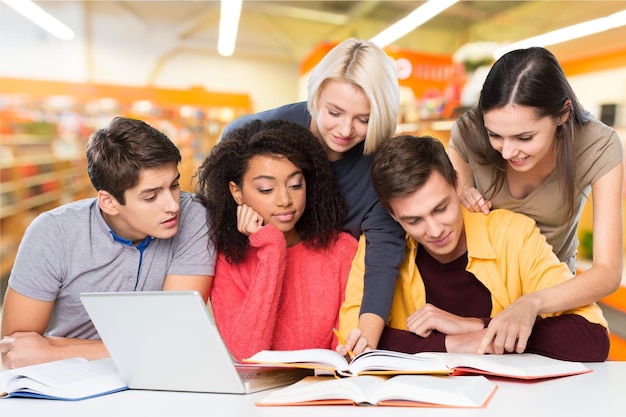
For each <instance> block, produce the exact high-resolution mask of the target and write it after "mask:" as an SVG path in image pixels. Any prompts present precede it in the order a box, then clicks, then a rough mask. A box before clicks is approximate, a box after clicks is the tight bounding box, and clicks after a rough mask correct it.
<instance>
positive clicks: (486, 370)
mask: <svg viewBox="0 0 626 417" xmlns="http://www.w3.org/2000/svg"><path fill="white" fill-rule="evenodd" d="M244 361H245V362H250V363H260V364H268V365H269V364H271V365H284V366H294V367H299V368H311V369H319V370H327V371H333V372H334V373H335V374H336V375H337V376H356V375H367V374H383V375H397V374H453V375H458V374H467V373H473V374H485V375H495V376H502V377H509V378H519V379H541V378H554V377H560V376H567V375H576V374H582V373H587V372H591V370H590V369H589V368H587V367H586V366H584V365H583V364H582V363H580V362H568V361H562V360H558V359H552V358H548V357H546V356H541V355H536V354H533V353H521V354H507V355H477V354H472V353H464V354H460V353H443V352H421V353H416V354H408V353H399V352H392V351H387V350H369V351H366V352H363V353H361V354H359V355H357V356H356V357H355V358H354V359H353V360H351V361H350V363H348V361H346V359H345V358H344V357H343V356H341V354H339V353H337V352H335V351H334V350H330V349H302V350H291V351H278V350H274V351H272V350H263V351H261V352H258V353H257V354H255V355H253V356H252V357H250V358H248V359H244Z"/></svg>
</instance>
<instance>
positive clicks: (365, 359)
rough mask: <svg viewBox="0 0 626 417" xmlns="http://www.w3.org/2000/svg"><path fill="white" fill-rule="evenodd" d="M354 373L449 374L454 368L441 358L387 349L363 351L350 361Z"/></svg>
mask: <svg viewBox="0 0 626 417" xmlns="http://www.w3.org/2000/svg"><path fill="white" fill-rule="evenodd" d="M350 371H351V373H352V375H362V374H366V373H367V374H373V373H376V374H387V375H396V374H449V373H451V372H452V370H451V369H450V368H449V367H448V366H447V365H446V364H445V363H444V362H442V361H441V360H440V359H438V358H429V357H420V356H416V355H413V354H409V353H401V352H393V351H386V350H370V351H367V352H363V353H362V354H360V355H358V356H357V357H355V358H354V360H353V361H352V362H351V363H350Z"/></svg>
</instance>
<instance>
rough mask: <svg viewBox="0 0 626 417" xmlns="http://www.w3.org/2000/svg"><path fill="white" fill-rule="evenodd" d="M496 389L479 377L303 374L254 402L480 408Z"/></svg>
mask: <svg viewBox="0 0 626 417" xmlns="http://www.w3.org/2000/svg"><path fill="white" fill-rule="evenodd" d="M496 388H497V386H496V385H495V384H494V383H492V382H491V381H489V380H488V379H487V378H485V377H483V376H458V377H452V376H433V375H398V376H393V377H383V376H375V375H364V376H355V377H352V378H340V379H334V378H328V377H307V378H305V379H303V380H301V381H299V382H297V383H295V384H294V385H292V386H289V387H287V388H283V389H280V390H277V391H273V392H271V393H270V394H269V395H267V396H266V397H265V398H263V399H262V400H261V401H259V402H258V403H257V404H258V405H274V406H279V405H318V404H356V405H407V406H421V407H441V406H443V407H484V406H485V405H486V404H487V402H488V400H489V399H490V398H491V396H492V394H493V393H494V392H495V390H496ZM402 402H407V403H406V404H402ZM418 403H419V404H418Z"/></svg>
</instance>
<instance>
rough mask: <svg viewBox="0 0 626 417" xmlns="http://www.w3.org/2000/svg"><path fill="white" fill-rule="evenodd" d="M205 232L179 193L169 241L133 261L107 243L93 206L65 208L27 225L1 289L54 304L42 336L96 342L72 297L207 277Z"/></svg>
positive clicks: (209, 250) (128, 252)
mask: <svg viewBox="0 0 626 417" xmlns="http://www.w3.org/2000/svg"><path fill="white" fill-rule="evenodd" d="M207 232H208V230H207V225H206V210H205V208H204V207H203V206H202V205H201V204H200V203H198V202H197V201H195V200H193V198H192V196H191V195H190V194H188V193H185V192H181V198H180V219H179V227H178V232H177V234H176V235H175V236H174V237H172V238H170V239H153V240H152V241H150V243H149V244H148V245H147V246H146V247H145V248H144V249H143V255H141V254H140V251H139V250H138V249H137V248H136V247H133V246H129V245H127V244H124V243H122V242H119V241H117V240H116V239H115V238H114V236H113V235H112V234H111V233H110V228H109V226H108V225H107V224H106V222H105V221H104V219H103V217H102V214H101V213H100V209H99V207H98V201H97V200H96V199H86V200H80V201H76V202H72V203H69V204H66V205H63V206H61V207H58V208H55V209H53V210H50V211H48V212H45V213H42V214H40V215H39V216H38V217H37V218H36V219H35V220H34V221H33V222H32V223H31V225H30V226H29V227H28V229H27V230H26V232H25V233H24V237H23V239H22V242H21V244H20V247H19V249H18V252H17V257H16V259H15V264H14V266H13V270H12V271H11V275H10V277H9V286H10V287H11V288H12V289H13V290H15V291H16V292H18V293H20V294H22V295H25V296H27V297H30V298H34V299H37V300H42V301H55V304H54V309H53V312H52V317H51V320H50V323H49V325H48V329H47V330H46V335H48V336H61V337H72V338H81V339H98V338H99V337H98V334H97V332H96V330H95V328H94V327H93V324H92V323H91V320H90V319H89V316H88V315H87V312H86V311H85V309H84V308H83V305H82V303H81V301H80V298H79V295H80V293H82V292H104V291H159V290H161V289H162V288H163V282H164V280H165V276H166V275H168V274H172V275H214V272H215V260H216V253H215V250H214V248H213V246H212V245H211V246H209V244H208V236H207ZM140 259H141V265H140Z"/></svg>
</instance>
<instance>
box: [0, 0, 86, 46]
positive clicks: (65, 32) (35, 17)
mask: <svg viewBox="0 0 626 417" xmlns="http://www.w3.org/2000/svg"><path fill="white" fill-rule="evenodd" d="M2 2H3V3H4V4H6V5H7V6H9V7H11V8H12V9H14V10H15V11H16V12H18V13H19V14H21V15H22V16H24V17H25V18H27V19H29V20H31V21H32V22H34V23H35V24H36V25H38V26H39V27H41V28H42V29H44V30H46V31H48V32H49V33H51V34H52V35H54V36H56V37H57V38H59V39H63V40H64V41H69V40H71V39H74V32H73V31H72V29H70V28H69V27H67V26H65V25H64V24H63V23H61V22H60V21H59V20H58V19H57V18H56V17H54V16H52V15H51V14H50V13H48V12H46V11H45V10H44V9H42V8H41V7H39V6H37V5H36V4H35V3H33V2H32V1H30V0H2Z"/></svg>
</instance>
